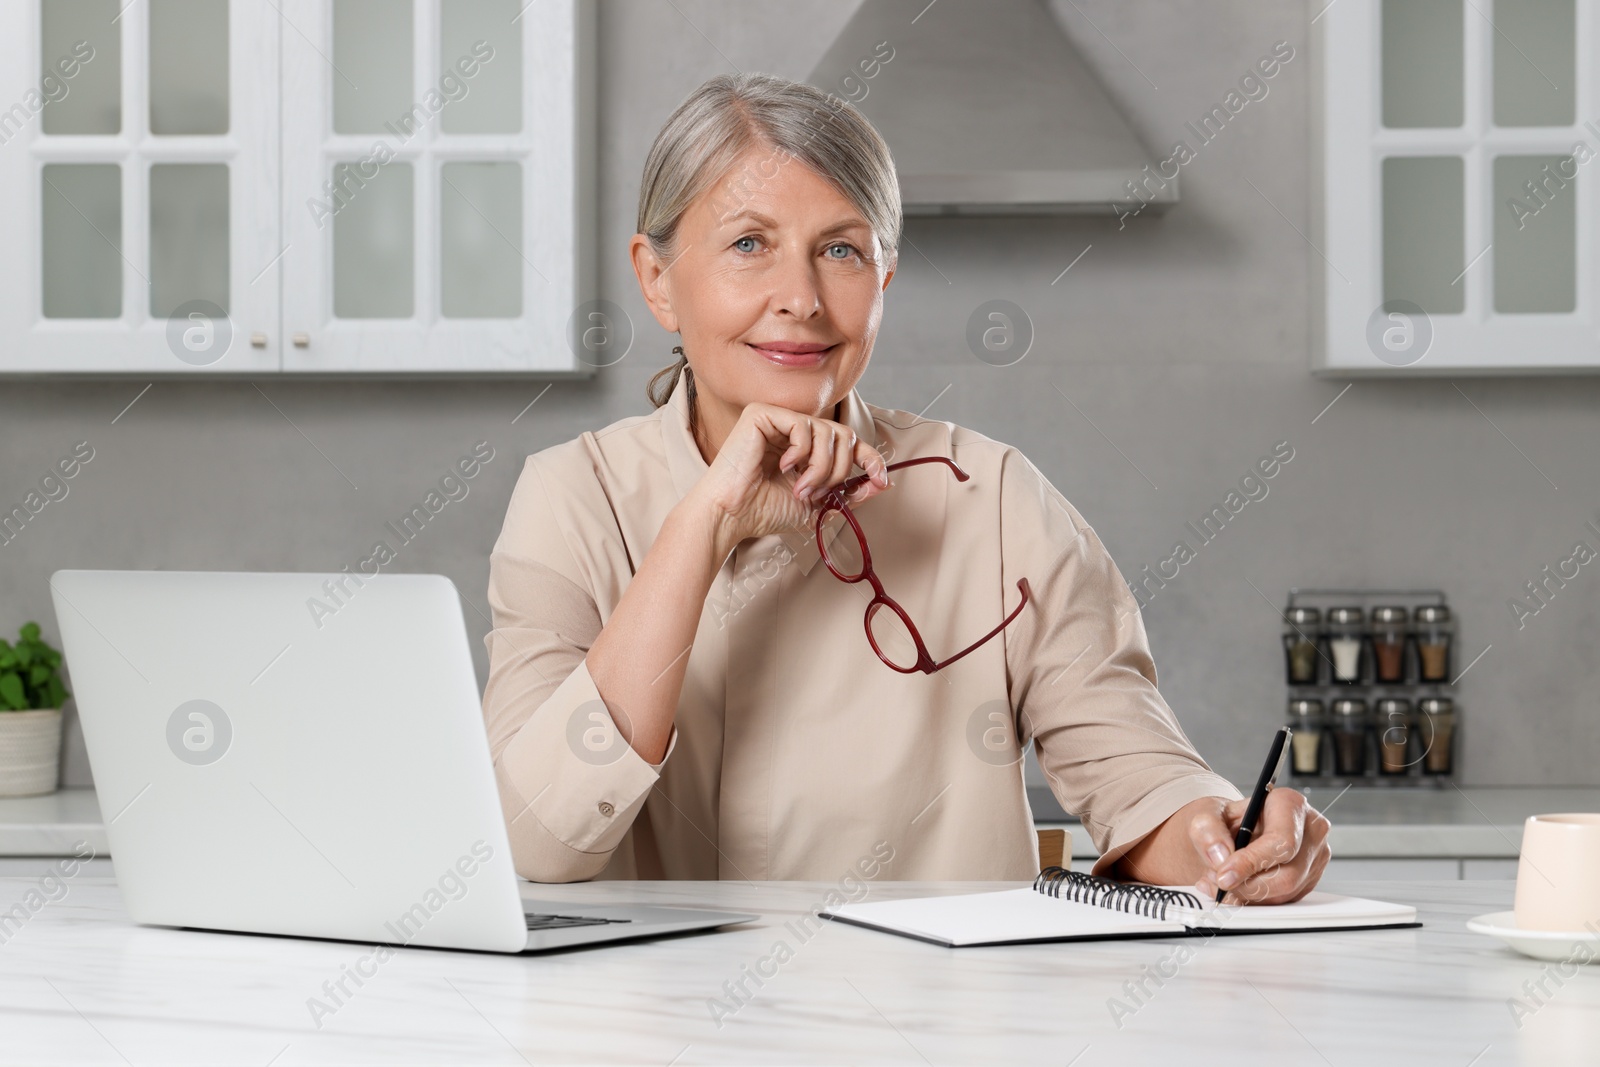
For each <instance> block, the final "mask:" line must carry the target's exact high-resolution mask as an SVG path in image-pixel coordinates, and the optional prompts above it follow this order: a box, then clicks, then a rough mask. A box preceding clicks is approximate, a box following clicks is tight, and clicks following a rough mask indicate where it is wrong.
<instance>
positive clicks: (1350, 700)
mask: <svg viewBox="0 0 1600 1067" xmlns="http://www.w3.org/2000/svg"><path fill="white" fill-rule="evenodd" d="M1333 713H1334V714H1335V715H1365V714H1366V713H1367V702H1366V701H1365V700H1362V699H1361V698H1360V697H1340V698H1339V699H1338V700H1335V701H1334V702H1333Z"/></svg>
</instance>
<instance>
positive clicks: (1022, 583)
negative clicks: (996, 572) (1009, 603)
mask: <svg viewBox="0 0 1600 1067" xmlns="http://www.w3.org/2000/svg"><path fill="white" fill-rule="evenodd" d="M1017 588H1018V589H1019V590H1020V591H1021V592H1022V599H1021V600H1019V601H1018V602H1017V606H1016V607H1015V608H1013V609H1012V610H1011V614H1009V615H1007V616H1006V617H1005V618H1004V619H1002V620H1001V622H1000V625H999V626H996V627H995V628H994V629H992V630H990V631H989V632H988V633H986V634H984V635H983V636H982V637H980V638H978V639H977V640H976V641H974V642H972V644H970V645H968V646H967V647H966V648H963V649H962V650H961V651H960V652H957V653H956V654H955V655H953V656H951V657H950V658H949V659H947V660H944V661H942V662H940V663H935V664H934V665H933V669H934V670H936V671H941V670H944V669H945V668H946V667H948V666H950V664H952V663H954V662H955V661H956V660H958V659H960V658H961V657H962V656H965V655H966V654H967V653H968V652H971V651H973V650H975V649H976V648H977V647H978V646H979V645H981V644H983V643H984V642H985V641H987V640H989V639H990V638H991V637H993V636H994V635H995V634H997V633H999V632H1000V631H1001V630H1004V629H1005V628H1006V627H1007V626H1010V625H1011V622H1012V620H1013V619H1015V618H1016V617H1017V616H1018V615H1020V614H1022V609H1023V608H1024V607H1025V606H1026V605H1027V603H1028V598H1029V596H1030V595H1031V594H1032V593H1033V590H1032V588H1030V587H1029V585H1028V579H1026V578H1018V579H1017Z"/></svg>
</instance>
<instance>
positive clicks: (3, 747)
mask: <svg viewBox="0 0 1600 1067" xmlns="http://www.w3.org/2000/svg"><path fill="white" fill-rule="evenodd" d="M60 761H61V709H60V708H47V709H44V710H42V711H0V797H31V796H38V795H39V794H41V793H54V792H55V791H56V781H57V772H58V771H59V769H60Z"/></svg>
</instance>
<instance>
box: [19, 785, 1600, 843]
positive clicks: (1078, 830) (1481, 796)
mask: <svg viewBox="0 0 1600 1067" xmlns="http://www.w3.org/2000/svg"><path fill="white" fill-rule="evenodd" d="M1303 791H1304V792H1306V793H1307V795H1308V796H1309V797H1310V798H1311V803H1312V804H1314V805H1316V806H1317V807H1318V808H1320V809H1322V810H1323V811H1324V812H1326V813H1327V815H1328V818H1329V819H1331V820H1332V821H1333V834H1332V838H1331V844H1332V846H1333V852H1334V855H1335V856H1339V857H1341V858H1405V859H1422V858H1429V857H1439V858H1450V857H1479V858H1485V859H1515V858H1516V855H1517V849H1518V847H1519V846H1520V844H1521V842H1522V823H1523V820H1525V819H1526V818H1527V817H1528V816H1529V815H1533V814H1536V813H1541V812H1555V811H1600V788H1594V787H1581V786H1573V787H1560V786H1552V787H1544V788H1533V787H1520V786H1518V787H1512V786H1503V787H1502V786H1494V787H1489V786H1468V787H1457V786H1445V787H1444V788H1442V789H1399V788H1352V789H1350V790H1348V791H1345V792H1342V793H1341V792H1340V791H1339V790H1333V789H1317V788H1313V789H1306V790H1303ZM1028 802H1029V804H1030V805H1031V806H1032V808H1033V812H1034V819H1035V821H1036V822H1037V823H1038V825H1040V826H1067V827H1070V828H1071V829H1072V831H1073V834H1072V855H1073V857H1074V858H1076V859H1093V858H1094V857H1096V856H1098V855H1099V852H1098V851H1097V850H1096V849H1095V847H1094V842H1092V841H1090V840H1089V835H1088V834H1087V833H1086V832H1085V831H1084V829H1083V827H1082V825H1081V824H1079V823H1078V822H1076V821H1075V820H1072V819H1069V818H1067V817H1066V815H1065V814H1064V813H1063V812H1062V810H1061V807H1060V805H1059V804H1057V803H1056V799H1055V797H1054V796H1053V795H1052V794H1051V793H1050V791H1049V790H1048V789H1041V788H1037V787H1035V788H1030V789H1029V790H1028ZM79 841H87V842H88V843H89V845H90V846H91V847H93V848H94V850H95V852H96V854H98V855H105V854H106V851H107V845H106V835H105V827H104V826H103V825H102V823H101V819H100V807H99V804H98V802H97V801H96V800H95V793H94V790H93V789H63V790H61V791H59V792H57V793H53V794H51V795H49V796H43V797H18V798H11V799H0V856H67V855H71V854H72V849H73V846H74V845H75V844H76V843H77V842H79Z"/></svg>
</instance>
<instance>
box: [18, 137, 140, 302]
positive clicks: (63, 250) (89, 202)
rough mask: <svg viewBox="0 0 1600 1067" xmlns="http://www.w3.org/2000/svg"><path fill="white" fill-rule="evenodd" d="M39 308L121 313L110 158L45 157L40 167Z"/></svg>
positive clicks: (117, 205)
mask: <svg viewBox="0 0 1600 1067" xmlns="http://www.w3.org/2000/svg"><path fill="white" fill-rule="evenodd" d="M42 174H43V185H42V187H41V189H40V193H41V194H42V200H43V210H42V213H41V215H40V220H39V221H40V228H41V232H40V238H41V242H42V245H43V248H42V251H43V277H42V279H41V281H42V283H43V289H44V314H45V317H46V318H51V319H114V318H117V317H118V316H120V315H121V314H122V262H123V261H122V175H121V172H120V171H119V169H118V167H117V165H116V164H115V163H51V164H49V165H47V166H46V167H45V168H44V169H43V172H42Z"/></svg>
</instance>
